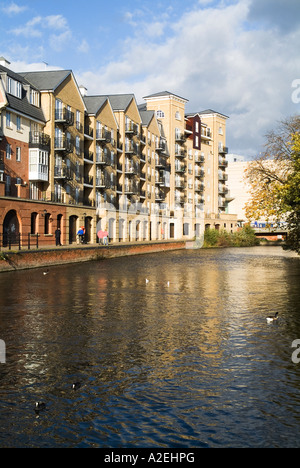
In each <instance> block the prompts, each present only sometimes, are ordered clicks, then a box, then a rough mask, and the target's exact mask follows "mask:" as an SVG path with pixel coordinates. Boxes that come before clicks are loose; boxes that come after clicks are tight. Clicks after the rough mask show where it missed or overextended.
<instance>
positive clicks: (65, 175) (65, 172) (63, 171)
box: [54, 166, 72, 180]
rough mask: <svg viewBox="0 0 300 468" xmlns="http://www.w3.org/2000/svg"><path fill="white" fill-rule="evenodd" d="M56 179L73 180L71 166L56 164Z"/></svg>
mask: <svg viewBox="0 0 300 468" xmlns="http://www.w3.org/2000/svg"><path fill="white" fill-rule="evenodd" d="M54 179H56V180H59V179H60V180H72V175H71V169H70V168H69V167H61V166H54Z"/></svg>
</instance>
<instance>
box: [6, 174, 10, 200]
mask: <svg viewBox="0 0 300 468" xmlns="http://www.w3.org/2000/svg"><path fill="white" fill-rule="evenodd" d="M10 191H11V177H10V176H9V175H6V178H5V195H6V196H8V195H10Z"/></svg>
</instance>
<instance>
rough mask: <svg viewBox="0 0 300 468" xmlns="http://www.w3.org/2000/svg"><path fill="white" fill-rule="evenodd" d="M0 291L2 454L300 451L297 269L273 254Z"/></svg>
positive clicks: (231, 254)
mask: <svg viewBox="0 0 300 468" xmlns="http://www.w3.org/2000/svg"><path fill="white" fill-rule="evenodd" d="M146 278H147V279H148V280H149V282H148V283H147V284H146ZM168 282H169V284H168ZM0 291H1V297H0V339H1V340H3V341H4V342H5V345H6V362H5V363H1V364H0V400H1V405H0V447H2V448H3V447H53V448H54V447H62V448H63V447H71V448H72V447H83V448H84V447H87V448H90V447H105V448H108V447H109V448H118V447H119V448H120V447H121V448H125V447H126V448H133V447H135V448H143V447H151V448H152V447H156V448H158V447H159V448H172V447H176V448H190V447H193V448H197V447H220V448H222V447H300V437H299V427H300V363H299V364H298V363H297V362H293V361H295V360H294V359H292V353H293V352H296V351H297V349H296V348H292V343H293V341H294V340H297V339H300V309H299V304H300V258H298V257H294V256H293V255H292V254H289V253H285V252H283V251H282V250H281V248H280V247H278V248H277V247H275V248H273V247H266V248H264V247H255V248H248V249H224V250H218V249H212V250H184V251H176V252H164V253H160V254H151V255H141V256H132V257H126V258H117V259H111V260H103V261H100V262H90V263H85V264H81V265H67V266H59V267H52V268H50V269H49V273H48V274H47V275H44V274H43V270H41V269H37V270H30V271H19V272H10V273H3V274H1V275H0ZM275 312H279V320H278V321H277V322H276V323H272V324H267V322H266V316H267V315H269V314H270V313H271V314H274V313H275ZM297 355H298V354H297V352H296V356H297ZM299 356H300V353H299ZM77 381H78V382H80V384H81V385H80V387H79V388H78V389H77V390H74V389H72V384H73V382H77ZM36 401H43V402H45V404H46V408H45V409H44V411H41V412H40V413H38V414H37V413H36V412H35V411H34V405H35V402H36Z"/></svg>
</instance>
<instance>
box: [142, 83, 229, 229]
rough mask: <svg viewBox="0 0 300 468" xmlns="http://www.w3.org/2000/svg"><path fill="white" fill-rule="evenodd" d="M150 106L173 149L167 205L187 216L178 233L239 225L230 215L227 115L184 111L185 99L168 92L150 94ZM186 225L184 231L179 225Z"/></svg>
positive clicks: (208, 111) (171, 152)
mask: <svg viewBox="0 0 300 468" xmlns="http://www.w3.org/2000/svg"><path fill="white" fill-rule="evenodd" d="M144 99H145V101H146V103H147V105H146V107H147V109H151V110H154V111H155V112H156V115H157V117H158V118H159V119H160V121H161V123H162V126H163V130H164V134H165V135H166V139H167V145H168V148H169V155H168V163H169V167H170V190H169V193H168V196H167V203H168V206H169V207H170V210H171V211H173V210H175V212H174V216H175V218H176V217H178V215H180V210H183V214H181V216H183V217H185V220H184V222H183V223H182V224H179V225H178V231H177V235H183V236H184V235H189V234H190V231H191V230H192V231H193V232H194V234H195V235H196V236H198V235H200V234H201V232H203V229H204V228H206V229H207V228H210V227H211V228H216V229H227V230H229V231H234V230H236V228H237V218H236V216H235V215H231V214H230V213H228V201H229V198H228V188H227V185H226V181H227V174H226V168H227V161H226V158H225V155H226V153H227V152H228V149H227V147H226V146H225V143H226V120H227V118H228V117H227V116H225V115H223V114H221V113H218V112H215V111H213V110H206V111H202V112H197V113H186V112H185V106H186V103H187V102H188V100H187V99H185V98H182V97H180V96H177V95H175V94H173V93H170V92H168V91H164V92H160V93H156V94H153V95H150V96H146V97H145V98H144ZM175 225H176V223H175ZM181 225H182V226H183V232H180V227H181Z"/></svg>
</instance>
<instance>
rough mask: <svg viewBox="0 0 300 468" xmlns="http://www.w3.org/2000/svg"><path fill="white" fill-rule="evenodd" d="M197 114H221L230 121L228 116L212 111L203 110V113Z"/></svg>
mask: <svg viewBox="0 0 300 468" xmlns="http://www.w3.org/2000/svg"><path fill="white" fill-rule="evenodd" d="M196 113H197V114H219V115H222V116H223V117H226V118H227V119H229V117H228V115H225V114H222V112H218V111H214V110H212V109H206V110H203V111H201V112H196Z"/></svg>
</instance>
